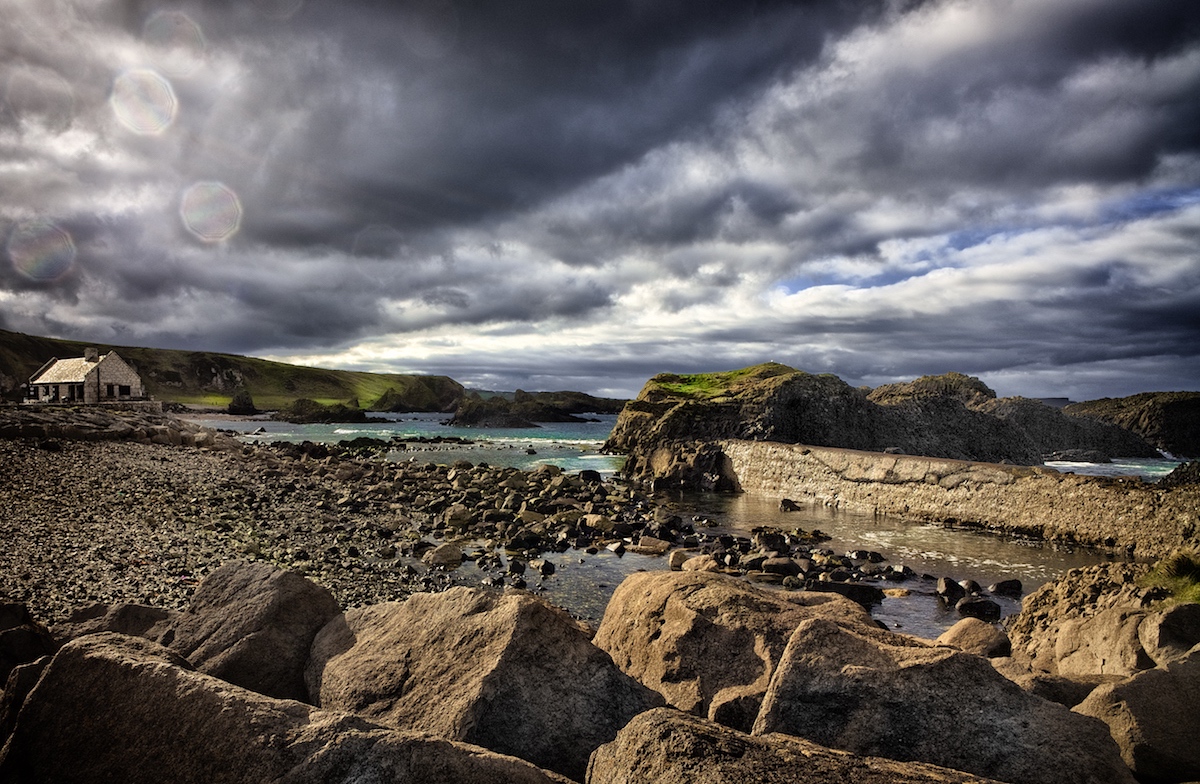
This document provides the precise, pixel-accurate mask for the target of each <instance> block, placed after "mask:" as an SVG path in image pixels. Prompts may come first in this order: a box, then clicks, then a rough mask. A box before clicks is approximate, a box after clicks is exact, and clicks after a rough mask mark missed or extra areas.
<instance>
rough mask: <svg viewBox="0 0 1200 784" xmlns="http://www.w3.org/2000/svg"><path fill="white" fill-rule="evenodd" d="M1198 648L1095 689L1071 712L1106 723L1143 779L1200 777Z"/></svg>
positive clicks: (1163, 780)
mask: <svg viewBox="0 0 1200 784" xmlns="http://www.w3.org/2000/svg"><path fill="white" fill-rule="evenodd" d="M1197 706H1200V646H1197V647H1195V648H1193V649H1192V651H1191V652H1190V653H1189V654H1188V655H1187V656H1186V657H1185V658H1183V659H1181V660H1178V661H1175V662H1172V663H1170V664H1167V665H1166V666H1165V667H1156V668H1154V669H1151V670H1146V671H1144V672H1139V673H1138V674H1137V675H1134V676H1133V677H1132V678H1128V679H1126V680H1123V681H1119V682H1117V683H1108V684H1104V685H1101V686H1099V687H1097V688H1096V689H1095V690H1094V691H1093V692H1092V693H1091V694H1090V695H1089V696H1088V698H1087V699H1086V700H1084V701H1083V702H1082V703H1080V704H1079V705H1078V706H1076V708H1075V710H1076V712H1078V713H1081V714H1083V715H1085V716H1094V717H1096V718H1097V719H1100V720H1101V721H1103V722H1105V723H1106V724H1107V725H1108V729H1109V732H1111V733H1112V736H1113V739H1114V740H1116V742H1117V746H1119V747H1120V749H1121V756H1122V757H1123V758H1124V759H1125V762H1126V764H1128V765H1129V767H1130V768H1131V769H1132V770H1133V772H1134V773H1135V774H1136V775H1137V777H1138V778H1139V779H1140V780H1142V781H1160V782H1178V781H1195V780H1197V779H1200V744H1197V742H1196V741H1197V738H1200V713H1198V712H1197V710H1196V709H1197Z"/></svg>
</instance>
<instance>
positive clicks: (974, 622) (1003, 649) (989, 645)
mask: <svg viewBox="0 0 1200 784" xmlns="http://www.w3.org/2000/svg"><path fill="white" fill-rule="evenodd" d="M937 643H938V645H948V646H950V647H951V648H957V649H958V650H960V651H964V652H966V653H973V654H975V655H976V656H984V657H987V658H989V659H991V658H995V657H998V656H1008V655H1009V654H1010V653H1012V643H1011V642H1009V639H1008V635H1007V634H1005V633H1004V632H1003V631H1001V630H1000V629H998V628H996V626H995V625H994V624H990V623H988V622H987V621H981V620H980V619H978V618H963V619H962V620H961V621H959V622H958V623H956V624H954V625H953V626H951V627H950V628H949V629H947V630H946V631H944V632H942V635H941V636H940V637H938V638H937Z"/></svg>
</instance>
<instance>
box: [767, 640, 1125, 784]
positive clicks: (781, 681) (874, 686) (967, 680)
mask: <svg viewBox="0 0 1200 784" xmlns="http://www.w3.org/2000/svg"><path fill="white" fill-rule="evenodd" d="M769 732H785V733H788V734H790V735H796V736H799V737H802V738H807V739H808V740H811V741H813V742H815V743H819V744H821V745H823V746H830V747H833V748H839V749H844V750H846V751H850V752H853V753H855V754H868V755H873V756H880V757H889V758H891V759H897V760H913V761H921V762H929V763H932V764H935V765H942V766H945V767H948V768H954V769H956V770H964V771H968V772H970V773H975V774H978V775H980V776H991V777H993V778H997V779H1000V780H1002V781H1007V782H1011V784H1070V783H1071V782H1079V783H1080V784H1083V783H1084V782H1089V783H1091V784H1101V782H1103V783H1104V784H1113V783H1114V782H1132V781H1133V778H1132V776H1131V775H1130V773H1129V769H1128V768H1127V767H1126V766H1125V764H1124V763H1123V762H1122V760H1121V757H1120V755H1119V754H1118V752H1117V748H1116V745H1115V744H1114V743H1113V741H1112V738H1110V737H1109V736H1108V732H1107V731H1106V730H1105V727H1104V725H1103V724H1101V723H1100V722H1097V721H1095V720H1092V719H1089V718H1088V717H1084V716H1079V715H1077V714H1073V713H1071V712H1070V711H1069V710H1067V709H1066V708H1065V707H1063V706H1062V705H1058V704H1057V703H1053V702H1048V701H1046V700H1043V699H1040V698H1038V697H1035V696H1033V695H1032V694H1028V693H1026V692H1024V691H1022V690H1021V689H1020V687H1018V686H1017V685H1016V684H1014V683H1012V682H1011V681H1009V680H1008V679H1006V678H1004V677H1003V676H1002V675H1000V674H999V673H997V672H996V671H995V670H994V669H993V668H992V667H991V665H989V664H988V662H987V660H986V659H983V658H981V657H979V656H972V655H969V654H965V653H960V652H957V651H953V650H951V649H949V648H944V647H934V646H930V645H928V644H926V643H923V642H921V641H919V640H917V639H915V638H911V637H905V636H903V635H898V634H891V633H888V632H884V631H882V630H878V629H870V628H866V627H857V628H853V629H851V628H846V627H842V626H838V625H837V624H835V623H832V622H830V621H827V620H824V619H813V620H809V621H805V622H804V623H802V624H800V626H799V627H798V628H797V629H796V631H795V633H794V634H793V635H792V639H791V641H790V642H789V643H788V647H787V650H786V651H785V652H784V654H783V658H782V660H781V661H780V664H779V668H778V669H777V670H776V672H775V677H774V678H773V679H772V680H771V687H770V689H769V690H768V691H767V695H766V698H765V699H764V700H763V706H762V711H761V712H760V714H759V717H758V721H757V722H755V725H754V733H755V734H756V735H760V734H765V733H769Z"/></svg>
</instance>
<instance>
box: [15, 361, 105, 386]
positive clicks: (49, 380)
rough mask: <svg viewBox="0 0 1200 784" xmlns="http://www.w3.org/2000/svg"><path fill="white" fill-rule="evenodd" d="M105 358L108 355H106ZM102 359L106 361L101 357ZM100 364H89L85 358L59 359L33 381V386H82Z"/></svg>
mask: <svg viewBox="0 0 1200 784" xmlns="http://www.w3.org/2000/svg"><path fill="white" fill-rule="evenodd" d="M104 356H105V357H107V356H108V354H105V355H104ZM100 359H104V357H101V358H100ZM98 364H100V363H99V362H89V361H88V360H86V359H84V358H83V357H76V358H75V359H59V360H56V361H55V363H54V364H53V365H51V366H50V367H48V368H46V369H45V370H44V371H43V372H42V373H41V374H40V375H38V377H37V378H35V379H33V380H32V381H31V382H30V383H31V384H82V383H83V382H84V381H85V380H86V379H87V374H88V373H89V372H91V369H92V368H94V367H96V365H98Z"/></svg>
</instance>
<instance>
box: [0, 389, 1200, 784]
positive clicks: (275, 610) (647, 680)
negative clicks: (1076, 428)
mask: <svg viewBox="0 0 1200 784" xmlns="http://www.w3.org/2000/svg"><path fill="white" fill-rule="evenodd" d="M81 422H83V424H81ZM0 434H2V435H3V437H0V465H3V466H4V467H5V472H6V474H7V475H8V476H9V477H11V480H10V481H8V482H6V483H3V484H0V508H3V509H5V510H6V512H5V514H4V516H3V517H2V518H0V527H2V528H3V531H2V532H0V533H2V535H3V536H4V537H5V541H7V542H11V543H12V544H11V546H10V547H9V548H7V549H6V550H5V551H3V552H0V574H4V575H5V581H4V583H3V595H2V596H0V600H3V601H0V675H3V676H6V678H7V681H6V683H5V685H4V691H3V694H2V695H0V743H2V744H3V746H2V747H0V781H4V782H10V781H11V782H25V781H88V780H98V779H105V778H108V779H112V778H114V777H120V778H121V779H122V780H125V781H130V782H136V781H151V780H153V781H162V780H176V781H190V780H206V781H247V782H250V781H265V780H279V781H293V782H308V781H312V782H317V781H351V780H358V778H356V777H361V776H364V775H376V776H378V775H382V774H383V773H387V774H389V775H393V776H401V775H403V774H402V772H403V771H407V775H409V776H413V777H415V778H413V779H412V780H425V779H429V778H431V777H432V778H438V779H439V780H446V781H463V782H467V781H482V780H511V781H529V782H544V781H555V782H564V781H568V780H574V781H587V782H589V783H592V784H600V783H601V782H614V784H615V782H618V781H620V782H630V781H646V782H649V781H656V782H661V781H667V782H670V781H679V782H683V781H692V780H696V776H697V774H698V772H700V771H703V773H704V774H705V775H706V776H708V780H712V781H716V782H726V781H728V782H739V783H740V784H744V782H745V781H746V780H755V781H765V782H773V781H780V782H782V781H792V780H795V777H796V776H797V775H798V773H799V772H800V771H803V772H804V774H805V775H809V776H810V778H811V780H814V781H829V782H833V781H845V780H855V781H866V782H873V781H878V782H883V781H895V780H903V781H914V782H936V781H947V782H949V781H954V782H966V781H990V780H993V779H995V780H1001V781H1008V782H1010V783H1011V784H1026V782H1027V783H1028V784H1051V782H1054V784H1058V782H1063V781H1070V782H1075V781H1077V782H1080V783H1081V784H1083V783H1084V782H1097V783H1099V782H1129V783H1131V782H1132V781H1133V778H1132V777H1131V771H1132V772H1133V773H1136V774H1137V775H1138V777H1139V778H1142V779H1144V780H1154V781H1164V782H1178V781H1186V780H1193V779H1195V778H1197V777H1200V758H1197V756H1196V754H1195V753H1194V749H1193V748H1192V747H1193V745H1194V744H1193V743H1192V742H1191V738H1193V737H1194V736H1195V734H1196V732H1197V731H1200V727H1198V726H1195V725H1196V724H1197V721H1200V719H1197V718H1196V717H1195V716H1194V715H1193V714H1194V711H1193V710H1190V709H1188V708H1187V707H1186V706H1188V705H1192V706H1193V707H1194V705H1195V704H1196V700H1197V699H1200V645H1198V643H1200V605H1195V604H1190V605H1189V604H1184V605H1179V604H1171V603H1170V602H1169V601H1167V600H1168V599H1169V597H1168V596H1167V595H1166V594H1165V593H1164V592H1162V591H1159V590H1157V589H1150V588H1145V587H1143V586H1142V585H1141V584H1140V583H1139V580H1140V579H1141V577H1142V576H1143V574H1144V572H1145V567H1139V566H1132V565H1123V564H1114V565H1108V566H1102V567H1094V568H1091V569H1085V570H1077V571H1075V572H1072V573H1070V574H1068V575H1067V576H1065V577H1064V578H1063V579H1062V580H1060V581H1057V582H1056V583H1051V584H1048V585H1047V586H1044V587H1043V588H1042V589H1040V590H1039V591H1037V592H1036V593H1034V594H1033V595H1031V596H1029V597H1027V598H1026V600H1025V603H1024V610H1023V611H1022V612H1021V613H1020V614H1019V615H1018V616H1016V617H1014V618H1012V619H1010V621H1009V622H1008V624H1007V632H1006V631H1005V630H1004V629H1001V628H999V627H998V626H996V625H995V624H992V623H989V622H985V621H984V620H981V619H980V618H978V617H966V618H964V619H963V620H962V621H961V622H960V623H959V624H958V625H957V626H955V627H954V629H952V630H951V631H950V632H947V633H946V634H945V635H943V637H942V638H940V639H939V640H938V641H937V643H936V644H935V643H934V642H933V641H929V640H920V639H918V638H915V637H910V636H907V635H903V634H897V633H895V632H891V631H887V630H884V629H881V628H880V627H879V625H878V624H877V623H876V622H874V621H873V620H872V619H871V617H870V614H869V612H868V611H867V609H866V607H868V606H869V605H870V604H871V603H872V599H871V597H870V596H869V595H868V594H867V593H865V592H869V591H877V590H879V589H878V588H876V587H874V586H873V585H871V584H868V583H870V582H871V581H872V580H874V581H877V582H880V583H882V582H891V581H893V580H895V581H903V580H904V579H905V575H903V574H902V573H901V572H900V571H898V570H895V569H891V568H890V567H888V566H887V565H885V564H880V563H878V562H875V559H873V558H872V554H871V553H854V554H846V555H838V554H827V553H824V552H822V551H821V548H820V542H819V538H820V537H819V536H814V535H813V533H812V532H802V531H791V532H789V531H780V530H773V529H772V530H762V531H758V532H756V533H755V535H754V537H752V538H747V539H745V540H744V541H742V540H740V539H739V538H738V537H733V536H723V537H714V536H706V535H703V534H697V533H696V532H695V531H694V530H691V527H690V525H689V524H688V522H687V521H683V520H681V519H680V518H678V517H676V516H673V515H671V514H669V513H668V512H667V511H666V510H665V509H664V508H662V507H659V506H658V505H657V504H656V502H655V498H654V496H653V494H651V493H650V492H649V491H647V490H644V489H642V488H639V487H638V486H637V485H636V484H631V483H627V482H623V481H604V480H603V479H602V478H601V477H600V476H599V475H593V474H592V472H583V473H581V474H579V475H574V476H571V475H565V474H563V473H562V472H561V471H558V470H557V469H553V468H551V467H546V468H543V469H540V470H538V471H534V472H522V471H517V470H515V469H505V468H493V467H489V466H484V465H474V466H472V465H469V464H465V463H464V464H458V465H455V466H436V465H432V464H428V465H422V464H419V463H416V462H406V463H394V462H388V461H386V460H384V459H383V457H382V455H381V453H380V450H377V449H373V448H372V445H370V444H360V445H358V448H345V447H343V448H339V447H330V446H326V445H320V444H299V445H295V444H293V445H285V444H280V445H274V446H249V445H245V444H242V443H240V442H238V441H236V440H234V439H232V438H229V437H227V436H224V435H222V434H220V433H217V432H214V431H207V430H203V429H201V428H198V427H197V426H195V425H191V424H188V423H184V422H181V421H179V420H174V419H172V418H170V417H165V418H160V417H157V416H156V415H151V414H145V413H141V414H135V413H129V412H123V413H116V412H109V413H105V414H100V413H96V412H89V414H88V416H87V417H84V418H82V419H81V418H80V417H78V416H75V415H73V414H72V413H71V411H70V410H68V409H61V410H57V411H50V410H43V411H37V412H25V411H15V410H11V409H5V410H0ZM571 548H575V549H577V550H578V551H579V552H580V554H581V555H583V554H586V553H587V552H589V551H590V552H595V551H597V550H599V549H601V548H608V549H613V550H614V551H616V550H617V549H621V548H625V549H629V550H635V551H638V552H646V553H663V554H665V553H668V552H672V554H671V555H670V556H667V557H668V558H669V559H670V560H671V561H672V565H673V566H676V567H679V568H682V569H683V571H671V570H668V569H665V568H664V569H663V570H661V571H652V572H645V573H641V574H635V575H632V576H630V577H629V578H627V579H626V580H625V581H624V582H623V583H622V584H621V585H620V586H619V587H618V588H617V590H616V593H615V594H614V595H613V598H612V600H611V601H610V602H609V606H608V609H607V610H606V612H605V613H604V616H603V619H602V620H601V622H600V624H599V626H598V628H596V629H592V628H590V627H589V626H587V625H585V624H581V623H580V622H578V621H577V620H575V619H573V618H570V617H569V616H568V615H567V614H566V613H565V612H563V611H561V610H559V609H557V608H554V607H552V606H551V605H549V604H548V603H546V602H544V601H542V600H541V599H539V598H538V597H537V596H536V595H535V594H533V593H531V592H529V591H523V590H519V588H521V587H529V588H536V587H537V584H538V582H539V581H541V580H543V579H553V578H550V577H549V575H550V574H551V572H552V567H553V565H552V564H549V563H548V562H547V561H545V560H544V559H541V558H539V557H538V556H539V555H541V554H544V553H546V552H550V551H553V550H557V549H563V550H566V549H571ZM851 555H853V556H855V557H853V558H851V557H850V556H851ZM548 567H549V568H548ZM888 572H895V574H894V575H892V576H888V574H887V573H888ZM734 575H739V576H743V577H749V578H750V579H735V578H734V577H733V576H734ZM752 580H762V581H767V582H775V583H782V584H785V585H787V586H789V587H793V588H808V589H810V590H793V591H773V590H766V589H765V588H763V587H761V586H758V585H755V584H754V583H753V582H752ZM464 582H466V583H469V585H465V584H461V583H464ZM481 583H483V584H484V585H483V586H482V587H481ZM943 583H945V584H944V585H943ZM968 589H972V590H979V591H980V592H981V593H986V592H983V591H982V589H979V588H978V586H968V588H966V589H964V588H963V587H962V586H959V585H957V584H953V583H952V581H948V580H942V581H939V585H938V590H939V592H942V591H944V592H945V595H946V597H947V599H948V600H949V601H957V600H968V603H970V602H972V601H974V602H976V603H979V602H981V601H983V602H986V597H985V596H978V595H977V596H975V597H974V598H972V597H971V596H970V595H967V591H968ZM993 590H995V591H1001V590H1011V587H1010V586H995V587H993ZM1016 590H1017V591H1019V588H1017V589H1016ZM839 594H841V595H839ZM985 617H987V616H986V615H985ZM47 627H48V628H47ZM714 652H716V655H714ZM0 680H3V678H0ZM35 685H36V689H35V688H34V686H35ZM132 695H136V698H135V697H134V696H132ZM821 706H825V708H822V707H821ZM1161 715H1170V716H1172V717H1174V718H1172V719H1171V720H1170V721H1169V722H1165V723H1164V722H1162V721H1161V720H1160V716H1161ZM85 725H86V726H87V727H88V731H87V732H83V733H80V732H79V731H78V728H79V727H80V726H85ZM162 726H171V727H175V728H179V731H178V732H174V731H173V732H171V733H169V734H168V735H169V736H168V735H164V734H163V733H162V732H160V731H159V730H158V729H157V728H159V727H162ZM398 780H408V779H398Z"/></svg>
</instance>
